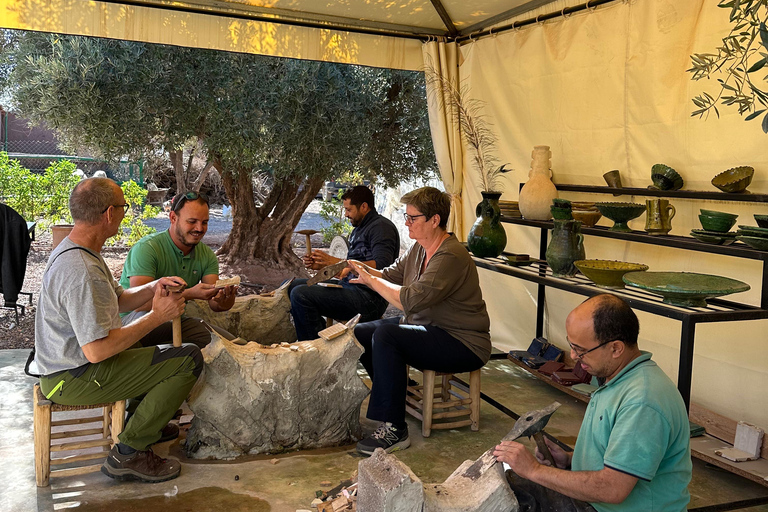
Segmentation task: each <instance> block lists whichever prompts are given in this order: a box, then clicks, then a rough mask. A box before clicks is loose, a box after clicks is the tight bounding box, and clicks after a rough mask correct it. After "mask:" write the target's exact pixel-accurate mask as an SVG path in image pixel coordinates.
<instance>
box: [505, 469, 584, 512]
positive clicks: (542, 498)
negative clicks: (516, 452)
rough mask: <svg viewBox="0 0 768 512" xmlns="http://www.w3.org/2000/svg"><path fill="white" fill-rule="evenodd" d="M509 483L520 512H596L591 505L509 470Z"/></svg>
mask: <svg viewBox="0 0 768 512" xmlns="http://www.w3.org/2000/svg"><path fill="white" fill-rule="evenodd" d="M506 475H507V482H509V486H510V487H511V488H512V490H513V491H515V497H516V498H517V502H518V504H519V505H520V512H595V508H594V507H593V506H592V505H590V504H589V503H585V502H583V501H579V500H575V499H573V498H569V497H568V496H565V495H564V494H560V493H559V492H557V491H553V490H552V489H549V488H547V487H544V486H543V485H539V484H537V483H535V482H531V481H530V480H526V479H525V478H523V477H521V476H518V475H517V474H516V473H515V472H514V471H512V470H511V469H510V470H507V473H506Z"/></svg>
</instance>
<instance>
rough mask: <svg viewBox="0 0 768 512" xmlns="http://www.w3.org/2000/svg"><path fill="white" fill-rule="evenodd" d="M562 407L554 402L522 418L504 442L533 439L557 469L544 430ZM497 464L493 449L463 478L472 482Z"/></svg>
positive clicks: (477, 461) (470, 468)
mask: <svg viewBox="0 0 768 512" xmlns="http://www.w3.org/2000/svg"><path fill="white" fill-rule="evenodd" d="M558 407H560V403H559V402H552V404H551V405H550V406H549V407H545V408H544V409H538V410H536V411H530V412H528V413H526V414H523V415H522V416H520V417H519V418H518V419H517V421H516V422H515V425H514V426H513V427H512V430H510V431H509V433H507V435H506V436H504V438H503V439H502V441H514V440H515V439H517V438H519V437H522V436H528V437H533V439H534V440H535V441H536V446H538V447H539V451H540V452H541V453H542V454H543V455H544V457H545V458H546V459H547V460H548V461H549V462H550V464H552V467H555V460H554V458H553V457H552V453H551V452H550V451H549V447H548V446H547V444H546V443H545V442H544V434H543V433H542V430H544V427H545V426H546V425H547V422H548V421H549V418H550V417H551V416H552V414H554V412H555V411H556V410H557V408H558ZM494 464H496V457H494V456H493V448H491V449H490V450H488V451H487V452H485V453H484V454H483V455H482V456H481V457H480V458H479V459H477V460H476V461H475V462H474V463H473V464H472V465H471V466H469V467H468V468H467V469H466V470H464V473H463V476H464V477H466V478H469V479H470V480H472V481H475V480H477V479H478V478H480V477H481V476H482V475H483V473H485V472H486V471H487V470H488V469H490V468H491V467H492V466H493V465H494Z"/></svg>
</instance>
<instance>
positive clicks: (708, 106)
mask: <svg viewBox="0 0 768 512" xmlns="http://www.w3.org/2000/svg"><path fill="white" fill-rule="evenodd" d="M718 7H722V8H724V9H730V15H729V20H730V22H731V24H732V25H733V28H732V29H731V31H730V33H729V34H728V35H727V36H726V37H724V38H723V40H722V41H723V42H722V45H721V46H718V47H717V49H716V50H717V53H694V54H693V55H691V61H692V63H693V66H692V67H691V68H690V69H688V72H690V73H692V74H693V77H692V80H701V79H703V78H707V79H708V78H710V77H712V76H713V75H716V74H724V75H725V78H718V79H717V82H718V84H720V91H719V92H718V94H717V96H716V97H715V96H712V95H711V94H709V93H707V92H703V93H702V94H700V95H698V96H696V97H694V98H693V103H694V105H695V106H696V110H694V111H693V112H692V113H691V116H698V117H700V118H701V117H706V116H708V115H709V113H710V112H712V111H714V112H715V114H716V115H717V116H718V117H720V112H719V111H718V109H717V104H718V102H719V103H720V104H722V105H726V106H729V107H730V106H735V107H736V108H737V109H738V112H739V115H744V114H747V116H746V118H745V120H746V121H750V120H752V119H755V118H757V117H759V116H760V115H762V114H763V113H766V110H768V92H766V91H764V90H763V89H761V87H764V86H763V85H762V82H766V81H768V76H763V77H762V78H756V77H755V76H754V75H753V73H756V72H758V71H760V70H761V69H763V68H764V67H765V65H766V63H768V53H766V52H767V51H768V29H767V28H766V18H768V0H722V1H721V2H720V3H719V4H718ZM762 128H763V132H765V133H768V113H766V115H765V116H764V117H763V120H762Z"/></svg>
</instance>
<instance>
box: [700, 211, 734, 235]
mask: <svg viewBox="0 0 768 512" xmlns="http://www.w3.org/2000/svg"><path fill="white" fill-rule="evenodd" d="M699 222H701V227H703V228H704V229H706V230H707V231H719V232H721V233H726V232H728V231H730V230H731V228H732V227H733V225H734V224H736V219H729V218H727V217H712V216H710V215H699Z"/></svg>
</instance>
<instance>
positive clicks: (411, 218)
mask: <svg viewBox="0 0 768 512" xmlns="http://www.w3.org/2000/svg"><path fill="white" fill-rule="evenodd" d="M419 217H424V218H426V217H427V216H426V215H424V214H421V215H408V214H407V213H404V214H403V219H405V222H406V223H409V222H410V223H413V221H414V220H415V219H418V218H419Z"/></svg>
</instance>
